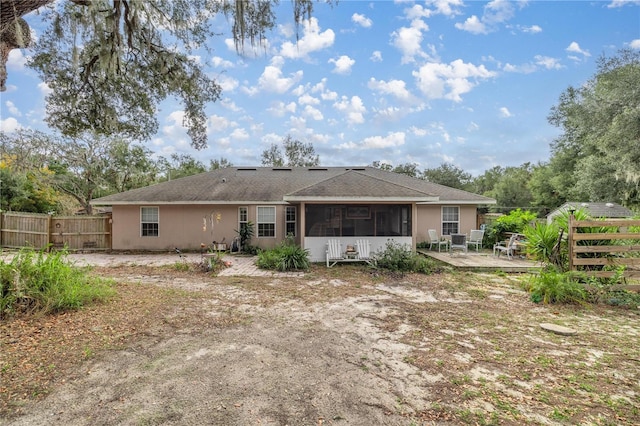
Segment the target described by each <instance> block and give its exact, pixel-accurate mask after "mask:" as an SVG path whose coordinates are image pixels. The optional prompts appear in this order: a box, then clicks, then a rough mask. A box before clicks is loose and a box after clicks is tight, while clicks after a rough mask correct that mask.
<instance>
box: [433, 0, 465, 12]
mask: <svg viewBox="0 0 640 426" xmlns="http://www.w3.org/2000/svg"><path fill="white" fill-rule="evenodd" d="M428 3H429V4H431V5H432V6H435V8H436V10H435V13H438V14H440V15H445V16H453V15H459V14H460V11H459V10H458V7H462V6H464V3H463V1H462V0H430V1H429V2H428Z"/></svg>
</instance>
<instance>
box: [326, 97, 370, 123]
mask: <svg viewBox="0 0 640 426" xmlns="http://www.w3.org/2000/svg"><path fill="white" fill-rule="evenodd" d="M333 107H334V108H335V109H336V110H338V111H340V112H342V113H343V114H344V115H345V117H346V120H347V122H348V123H350V124H362V123H364V113H365V112H367V109H366V108H365V107H364V105H363V103H362V99H360V97H359V96H352V97H351V99H349V98H347V97H346V96H343V97H342V98H341V99H340V100H339V101H338V102H336V103H334V104H333Z"/></svg>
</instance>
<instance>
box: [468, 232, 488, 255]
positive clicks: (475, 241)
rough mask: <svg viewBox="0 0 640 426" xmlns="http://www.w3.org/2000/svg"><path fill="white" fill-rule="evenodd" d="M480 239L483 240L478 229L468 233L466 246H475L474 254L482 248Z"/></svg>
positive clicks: (481, 233)
mask: <svg viewBox="0 0 640 426" xmlns="http://www.w3.org/2000/svg"><path fill="white" fill-rule="evenodd" d="M482 238H484V231H483V230H480V229H473V230H471V232H470V233H469V239H468V240H467V247H468V246H475V247H476V252H477V251H479V250H480V248H482Z"/></svg>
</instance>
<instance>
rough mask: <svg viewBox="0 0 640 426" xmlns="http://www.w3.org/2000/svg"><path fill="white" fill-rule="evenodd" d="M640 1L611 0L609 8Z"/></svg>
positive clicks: (639, 1) (639, 0)
mask: <svg viewBox="0 0 640 426" xmlns="http://www.w3.org/2000/svg"><path fill="white" fill-rule="evenodd" d="M638 3H640V0H611V3H609V5H607V7H608V8H610V9H612V8H615V7H624V6H626V5H628V4H629V5H634V4H638Z"/></svg>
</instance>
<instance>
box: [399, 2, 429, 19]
mask: <svg viewBox="0 0 640 426" xmlns="http://www.w3.org/2000/svg"><path fill="white" fill-rule="evenodd" d="M404 14H405V16H406V17H407V18H408V19H416V18H429V17H430V16H431V15H432V14H433V11H432V10H431V9H427V8H426V7H424V6H422V5H420V4H414V5H413V6H412V7H410V8H407V9H405V10H404Z"/></svg>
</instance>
